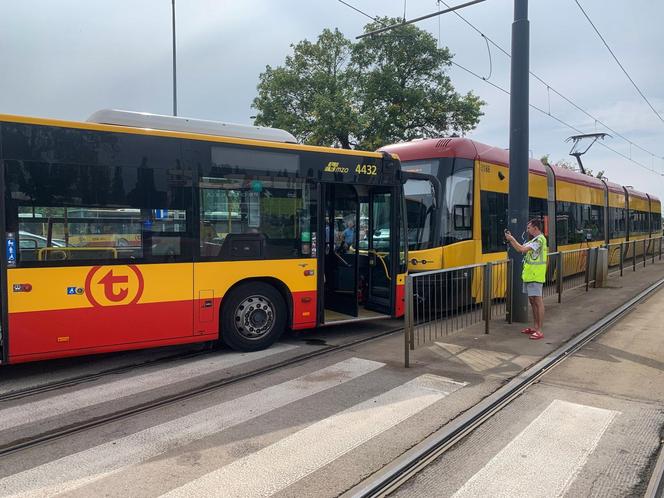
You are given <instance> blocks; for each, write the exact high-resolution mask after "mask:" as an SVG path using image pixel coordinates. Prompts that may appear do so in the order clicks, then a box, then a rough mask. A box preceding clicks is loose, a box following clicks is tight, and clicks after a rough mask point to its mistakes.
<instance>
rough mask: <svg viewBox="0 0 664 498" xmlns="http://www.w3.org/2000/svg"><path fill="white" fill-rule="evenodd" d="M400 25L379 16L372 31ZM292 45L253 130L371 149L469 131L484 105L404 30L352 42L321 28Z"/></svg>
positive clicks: (435, 53)
mask: <svg viewBox="0 0 664 498" xmlns="http://www.w3.org/2000/svg"><path fill="white" fill-rule="evenodd" d="M395 22H398V20H397V19H389V18H384V19H382V20H378V21H376V22H374V23H371V24H368V25H367V26H365V31H371V30H374V29H376V28H379V27H381V26H383V25H385V24H391V23H395ZM292 47H293V53H292V55H289V56H287V57H286V60H285V62H284V65H283V66H279V67H274V68H273V67H270V66H267V67H266V69H265V72H263V73H261V75H260V77H259V83H258V96H257V97H256V98H255V99H254V102H253V107H254V108H255V109H257V111H258V113H257V116H256V120H255V123H256V124H257V125H264V126H273V127H277V128H284V129H286V130H288V131H290V132H291V133H293V134H294V135H295V136H296V137H297V138H298V139H299V140H300V141H302V142H304V143H307V144H313V145H334V146H340V147H343V148H352V147H359V148H363V149H369V150H373V149H376V148H379V147H381V146H382V145H385V144H387V143H392V142H397V141H402V140H411V139H413V138H430V137H438V136H442V135H447V134H451V133H457V134H463V133H466V132H468V131H470V130H472V129H473V128H474V127H475V126H477V123H478V122H479V119H480V116H482V112H481V107H482V105H483V104H484V102H482V100H480V99H479V98H478V97H477V96H476V95H474V94H473V93H472V92H469V93H467V94H466V95H460V94H458V93H457V92H456V91H455V90H454V87H453V85H452V83H451V81H450V78H449V76H447V75H446V74H445V70H446V69H447V68H448V67H449V66H450V64H451V59H452V55H451V54H450V52H449V50H448V49H447V48H440V49H439V48H438V47H437V43H436V40H435V39H434V38H433V36H431V35H430V34H429V33H427V32H426V31H423V30H421V29H419V28H417V27H416V26H413V25H407V26H402V27H400V28H398V29H395V30H392V31H389V32H387V33H384V34H382V35H379V36H374V37H369V38H364V39H362V40H361V41H359V42H357V43H353V42H351V41H350V40H348V39H347V38H346V37H345V36H344V35H343V34H342V33H341V32H340V31H339V30H337V29H335V30H334V31H332V30H329V29H326V30H324V31H323V32H322V33H321V35H320V36H319V37H318V40H317V41H316V42H315V43H314V42H310V41H308V40H303V41H301V42H299V43H297V44H295V45H293V46H292Z"/></svg>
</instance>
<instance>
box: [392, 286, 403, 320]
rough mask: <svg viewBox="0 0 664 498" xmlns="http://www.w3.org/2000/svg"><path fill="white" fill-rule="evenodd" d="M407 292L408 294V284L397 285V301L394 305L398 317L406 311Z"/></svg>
mask: <svg viewBox="0 0 664 498" xmlns="http://www.w3.org/2000/svg"><path fill="white" fill-rule="evenodd" d="M405 294H406V286H405V285H397V302H396V305H395V307H394V313H395V315H394V316H396V317H397V318H399V317H401V316H403V315H404V313H405V305H406V300H405V297H404V296H405Z"/></svg>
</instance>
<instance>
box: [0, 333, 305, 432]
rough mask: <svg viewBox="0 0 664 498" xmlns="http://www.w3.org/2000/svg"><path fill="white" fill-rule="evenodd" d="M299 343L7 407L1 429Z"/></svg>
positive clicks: (220, 357) (190, 363)
mask: <svg viewBox="0 0 664 498" xmlns="http://www.w3.org/2000/svg"><path fill="white" fill-rule="evenodd" d="M297 347H298V346H295V345H291V344H276V345H274V346H273V347H271V348H269V349H266V350H264V351H256V352H253V353H224V354H220V355H215V356H212V357H206V358H203V359H200V360H194V361H187V362H186V363H184V364H182V365H177V366H174V367H170V368H162V369H160V370H157V371H154V372H150V373H146V374H143V375H137V376H135V377H131V378H124V379H122V380H116V381H113V382H109V383H106V384H102V385H95V386H91V387H87V388H84V389H80V390H77V391H72V392H68V393H64V394H60V395H57V396H53V397H50V398H46V399H43V400H39V401H33V402H31V403H25V404H22V405H17V406H13V407H11V408H5V409H4V410H0V431H3V430H7V429H11V428H13V427H17V426H20V425H24V424H30V423H34V422H38V421H39V420H44V419H47V418H50V417H53V416H54V415H58V416H62V415H64V414H66V413H69V412H73V411H75V410H79V409H81V408H86V407H89V406H94V405H97V404H100V403H103V402H106V401H109V400H114V399H120V398H124V397H127V396H131V395H134V394H139V393H142V392H145V391H149V390H151V389H157V388H159V387H164V386H168V385H169V384H173V383H175V382H177V381H180V380H186V379H191V378H193V377H198V376H200V375H205V374H209V373H213V372H218V371H220V370H225V369H227V368H231V367H236V366H238V365H241V364H243V363H248V362H250V361H254V360H258V359H261V358H266V357H268V356H272V355H275V354H278V353H283V352H285V351H290V350H292V349H295V348H297Z"/></svg>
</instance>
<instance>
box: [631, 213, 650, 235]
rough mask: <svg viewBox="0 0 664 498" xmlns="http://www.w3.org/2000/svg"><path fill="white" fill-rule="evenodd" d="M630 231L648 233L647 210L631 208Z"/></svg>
mask: <svg viewBox="0 0 664 498" xmlns="http://www.w3.org/2000/svg"><path fill="white" fill-rule="evenodd" d="M629 230H630V233H632V234H636V233H648V213H647V212H645V211H637V210H635V209H631V210H630V227H629Z"/></svg>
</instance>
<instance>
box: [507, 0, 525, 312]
mask: <svg viewBox="0 0 664 498" xmlns="http://www.w3.org/2000/svg"><path fill="white" fill-rule="evenodd" d="M529 38H530V25H529V22H528V0H514V22H513V23H512V67H511V83H510V87H511V92H510V169H509V198H508V204H507V206H508V207H507V212H508V217H507V218H508V229H509V230H510V231H511V232H512V234H513V235H514V236H515V237H517V239H518V238H519V237H520V235H521V233H523V231H524V230H525V227H526V223H527V222H528V140H529V136H528V128H529V120H528V99H529V91H528V71H529V57H530V47H529ZM508 253H509V258H510V259H511V260H512V265H513V266H512V268H513V272H512V289H513V292H512V320H513V321H516V322H526V321H528V300H527V299H526V295H525V294H524V293H523V292H521V287H522V285H523V282H522V280H521V270H522V268H523V257H522V255H521V254H520V253H519V252H517V251H515V250H514V249H513V248H512V247H510V248H509V250H508Z"/></svg>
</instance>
